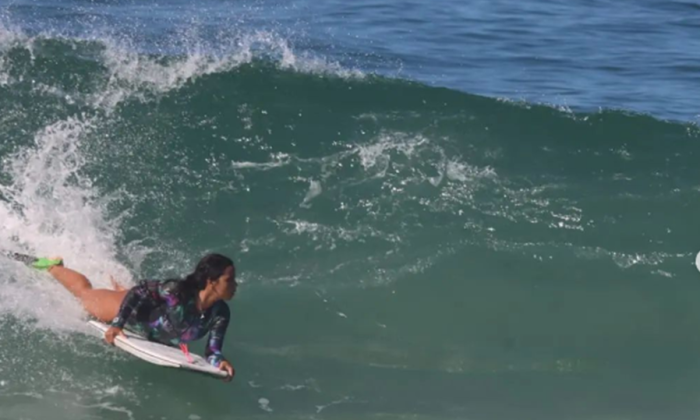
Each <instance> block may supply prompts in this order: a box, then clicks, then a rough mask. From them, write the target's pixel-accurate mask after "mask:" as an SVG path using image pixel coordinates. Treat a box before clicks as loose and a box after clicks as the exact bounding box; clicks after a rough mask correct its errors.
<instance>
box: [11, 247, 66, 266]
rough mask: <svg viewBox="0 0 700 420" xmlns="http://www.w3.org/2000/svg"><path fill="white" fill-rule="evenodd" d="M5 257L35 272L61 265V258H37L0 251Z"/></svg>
mask: <svg viewBox="0 0 700 420" xmlns="http://www.w3.org/2000/svg"><path fill="white" fill-rule="evenodd" d="M0 252H1V253H2V254H3V255H5V256H6V257H8V258H10V259H13V260H15V261H18V262H21V263H22V264H24V265H26V266H27V267H32V268H35V269H37V270H48V269H49V268H51V267H53V266H55V265H63V260H62V259H61V258H37V257H33V256H31V255H26V254H20V253H18V252H9V251H0Z"/></svg>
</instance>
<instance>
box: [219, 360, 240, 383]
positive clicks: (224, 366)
mask: <svg viewBox="0 0 700 420" xmlns="http://www.w3.org/2000/svg"><path fill="white" fill-rule="evenodd" d="M219 369H221V370H223V371H225V372H226V373H228V376H227V377H226V378H225V379H224V382H231V379H233V376H234V375H235V374H236V369H234V368H233V366H231V362H229V361H228V360H222V361H221V363H220V364H219Z"/></svg>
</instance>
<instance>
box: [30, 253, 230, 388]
mask: <svg viewBox="0 0 700 420" xmlns="http://www.w3.org/2000/svg"><path fill="white" fill-rule="evenodd" d="M31 265H32V266H34V267H36V268H40V269H46V270H47V271H48V272H49V273H50V274H51V275H52V276H53V277H54V278H55V279H56V280H58V281H59V282H60V283H61V284H62V285H63V286H64V287H65V288H66V289H68V291H69V292H71V293H72V294H73V295H74V296H75V297H77V298H78V299H79V300H80V301H81V302H82V304H83V307H84V308H85V310H86V311H87V312H88V313H89V314H90V315H92V316H94V317H95V318H97V319H98V320H100V321H102V322H106V323H110V322H111V326H110V328H109V329H108V330H107V331H106V332H105V340H106V341H107V342H108V343H110V344H114V339H115V338H116V337H117V336H118V335H121V336H124V333H123V332H122V329H123V328H124V327H125V326H128V327H129V329H130V330H135V331H136V332H138V333H140V334H141V335H143V336H145V337H147V338H148V339H149V340H153V341H158V342H161V343H165V344H173V345H177V344H184V343H187V342H189V341H193V340H197V339H199V338H201V337H203V336H204V335H205V334H206V333H207V332H209V340H208V344H207V347H206V350H205V354H204V355H205V356H206V358H207V360H208V361H209V363H211V364H212V365H214V366H217V367H219V368H220V369H221V370H224V371H226V372H227V373H228V377H227V378H226V380H227V381H230V380H231V379H232V378H233V375H234V374H235V370H234V369H233V366H231V363H229V361H227V360H226V359H224V357H223V354H222V353H221V349H222V346H223V343H224V335H225V333H226V328H227V327H228V323H229V319H230V312H229V308H228V305H227V304H226V302H225V301H227V300H231V298H233V296H234V295H235V294H236V288H237V287H238V284H237V283H236V268H235V266H234V265H233V261H231V259H229V258H227V257H225V256H223V255H219V254H209V255H206V256H205V257H204V258H202V259H201V260H200V261H199V263H198V264H197V267H196V268H195V270H194V273H192V274H190V275H188V276H187V277H185V279H184V280H167V281H164V282H159V281H150V280H144V281H141V282H140V283H139V284H138V285H136V286H134V287H132V288H131V289H129V290H126V289H124V288H123V287H121V286H119V285H117V284H115V289H116V290H108V289H93V287H92V284H90V281H89V280H88V279H87V278H86V277H85V276H84V275H82V274H80V273H78V272H77V271H73V270H71V269H69V268H66V267H64V266H63V260H62V259H60V258H56V259H46V258H41V259H39V260H35V261H33V262H31Z"/></svg>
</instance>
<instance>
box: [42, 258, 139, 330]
mask: <svg viewBox="0 0 700 420" xmlns="http://www.w3.org/2000/svg"><path fill="white" fill-rule="evenodd" d="M49 273H51V275H52V276H53V277H54V278H55V279H56V280H58V281H59V283H61V284H62V285H63V287H65V288H66V289H68V291H69V292H71V293H72V294H73V295H74V296H75V297H77V298H78V299H79V300H80V302H81V303H82V304H83V307H84V308H85V310H86V311H87V312H88V313H89V314H90V315H92V316H94V317H95V318H97V319H99V320H100V321H102V322H110V321H111V320H112V319H114V317H115V316H117V313H118V312H119V306H120V305H121V303H122V300H124V296H126V294H127V292H128V290H125V289H124V288H121V290H107V289H93V288H92V284H90V281H89V280H88V279H87V277H85V276H84V275H82V274H80V273H78V272H77V271H74V270H71V269H70V268H66V267H63V266H60V265H56V266H53V267H51V268H50V269H49Z"/></svg>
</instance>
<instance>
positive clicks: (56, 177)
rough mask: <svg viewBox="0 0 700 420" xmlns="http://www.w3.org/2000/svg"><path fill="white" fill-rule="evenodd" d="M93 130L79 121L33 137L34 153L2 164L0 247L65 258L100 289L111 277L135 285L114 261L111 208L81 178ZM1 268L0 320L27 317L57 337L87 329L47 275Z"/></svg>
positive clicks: (25, 151)
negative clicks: (5, 179) (5, 178)
mask: <svg viewBox="0 0 700 420" xmlns="http://www.w3.org/2000/svg"><path fill="white" fill-rule="evenodd" d="M91 127H92V124H91V123H90V121H89V120H81V119H76V118H69V119H67V120H65V121H60V122H57V123H54V124H52V125H49V126H47V127H46V128H45V129H43V130H42V131H40V132H39V133H38V134H37V135H36V136H35V144H34V146H33V147H30V148H26V149H23V150H21V151H19V152H18V153H16V154H15V155H13V156H10V157H8V158H6V159H4V161H3V162H2V169H3V172H4V173H6V174H9V176H10V179H11V182H10V183H9V185H1V186H0V196H1V197H3V198H4V200H3V201H0V220H1V221H2V223H0V247H1V248H4V249H10V250H19V251H24V252H28V253H31V254H36V255H43V256H53V255H60V256H62V257H64V259H65V260H66V263H67V265H68V266H70V267H72V268H75V269H77V270H79V271H81V272H83V273H85V274H86V275H87V276H88V277H89V278H90V279H91V280H92V282H93V284H94V285H95V286H97V287H108V285H109V282H108V275H109V274H113V275H115V277H117V278H119V279H120V280H122V281H126V282H129V281H130V280H131V279H130V275H129V273H128V270H127V269H126V268H125V267H124V266H123V265H122V264H120V263H119V262H117V259H116V255H117V247H116V233H115V232H116V226H114V224H113V223H112V222H110V221H109V220H107V218H106V210H105V205H106V203H105V201H104V199H100V198H99V197H98V195H97V192H96V191H95V189H94V188H93V187H92V183H91V181H90V179H88V178H87V177H85V176H84V175H82V174H81V169H82V168H83V166H84V164H85V157H84V156H83V155H82V154H81V149H80V146H81V141H82V140H83V139H84V138H86V137H89V135H90V130H91ZM2 265H3V270H2V272H3V274H0V282H1V283H3V287H0V315H7V314H12V315H14V316H17V317H20V318H24V317H29V318H32V319H36V320H37V321H38V323H39V325H40V326H44V327H49V328H52V329H54V328H69V329H71V328H74V327H77V326H78V325H79V324H80V325H82V322H78V321H80V318H81V314H82V310H81V309H80V306H79V304H78V303H77V302H76V301H75V300H74V299H73V298H72V297H71V296H70V295H69V294H68V293H67V292H66V291H64V290H62V288H61V286H60V285H59V284H57V283H56V282H55V281H53V280H52V279H50V278H49V277H48V276H47V275H46V274H44V273H33V272H31V271H29V270H27V269H26V268H24V267H21V266H19V265H18V264H15V263H11V262H8V261H3V262H2Z"/></svg>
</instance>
